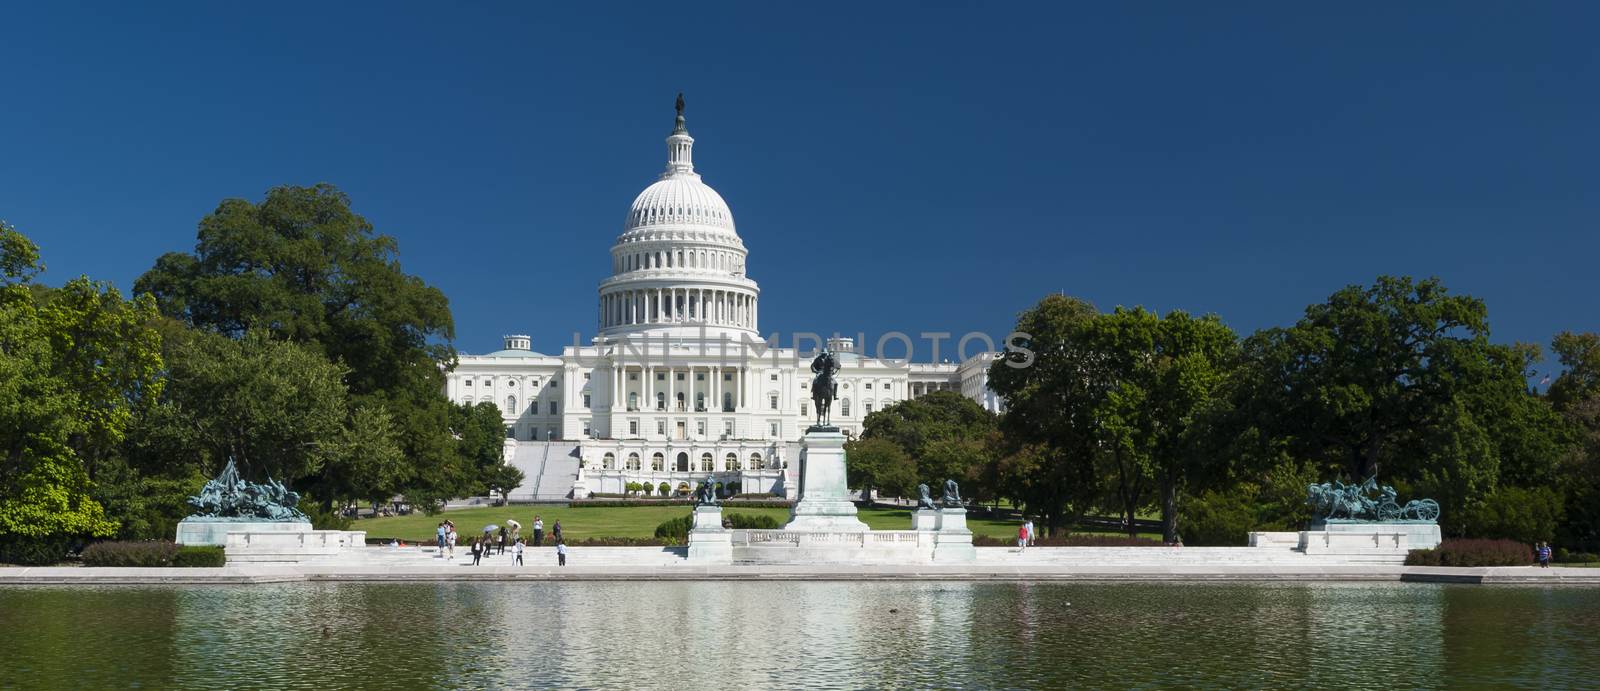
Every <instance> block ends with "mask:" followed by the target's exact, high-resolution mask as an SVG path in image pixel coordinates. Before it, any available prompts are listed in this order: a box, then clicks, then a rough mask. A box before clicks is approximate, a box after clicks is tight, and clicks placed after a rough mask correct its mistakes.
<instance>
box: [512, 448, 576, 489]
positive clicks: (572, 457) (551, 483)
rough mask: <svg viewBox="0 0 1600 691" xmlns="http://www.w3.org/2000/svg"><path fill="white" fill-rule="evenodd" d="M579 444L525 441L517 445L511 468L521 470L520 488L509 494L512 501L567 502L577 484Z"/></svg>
mask: <svg viewBox="0 0 1600 691" xmlns="http://www.w3.org/2000/svg"><path fill="white" fill-rule="evenodd" d="M577 451H578V445H577V444H573V443H565V442H559V441H554V442H535V441H526V442H519V443H518V444H517V450H516V453H515V454H514V455H513V456H512V457H511V461H510V463H511V465H514V466H516V467H517V469H519V470H521V471H522V474H523V480H522V486H521V487H518V488H516V489H515V490H512V491H511V501H514V502H531V501H566V500H567V499H569V498H571V496H572V486H573V484H574V483H576V482H577V481H578V456H577Z"/></svg>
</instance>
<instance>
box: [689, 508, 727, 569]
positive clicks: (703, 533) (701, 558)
mask: <svg viewBox="0 0 1600 691" xmlns="http://www.w3.org/2000/svg"><path fill="white" fill-rule="evenodd" d="M689 561H697V562H707V563H714V564H727V563H729V562H731V561H733V531H730V530H727V529H725V528H723V527H722V507H720V506H696V507H694V527H692V528H690V529H689Z"/></svg>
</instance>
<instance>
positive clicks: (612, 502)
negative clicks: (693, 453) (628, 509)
mask: <svg viewBox="0 0 1600 691" xmlns="http://www.w3.org/2000/svg"><path fill="white" fill-rule="evenodd" d="M693 503H694V502H693V501H692V500H690V499H688V498H683V499H575V500H573V501H572V502H570V503H568V506H570V507H572V508H574V509H582V508H591V509H597V508H616V507H619V506H690V505H692V504H693ZM722 504H723V505H724V506H742V507H747V508H752V509H787V508H789V507H791V506H794V502H789V501H781V500H773V499H772V498H771V497H770V496H768V497H767V500H766V501H746V500H744V499H726V500H723V502H722Z"/></svg>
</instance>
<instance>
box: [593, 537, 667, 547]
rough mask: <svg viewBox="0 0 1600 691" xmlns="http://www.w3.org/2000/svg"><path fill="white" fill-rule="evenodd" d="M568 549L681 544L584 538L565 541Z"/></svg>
mask: <svg viewBox="0 0 1600 691" xmlns="http://www.w3.org/2000/svg"><path fill="white" fill-rule="evenodd" d="M565 542H566V543H567V546H568V547H661V546H666V545H676V544H682V542H683V541H682V540H675V539H674V538H670V537H586V538H583V539H582V540H565Z"/></svg>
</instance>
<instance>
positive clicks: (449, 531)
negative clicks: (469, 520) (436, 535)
mask: <svg viewBox="0 0 1600 691" xmlns="http://www.w3.org/2000/svg"><path fill="white" fill-rule="evenodd" d="M444 546H445V549H446V550H449V551H448V555H449V558H450V559H454V558H456V525H455V524H454V523H451V522H450V521H445V522H444Z"/></svg>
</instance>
